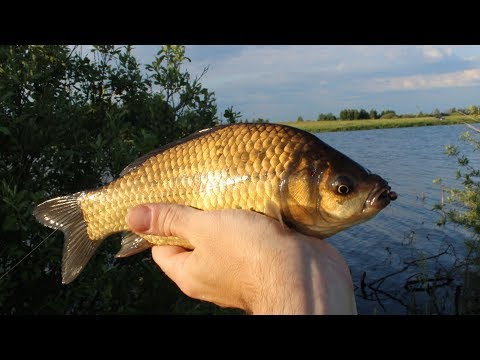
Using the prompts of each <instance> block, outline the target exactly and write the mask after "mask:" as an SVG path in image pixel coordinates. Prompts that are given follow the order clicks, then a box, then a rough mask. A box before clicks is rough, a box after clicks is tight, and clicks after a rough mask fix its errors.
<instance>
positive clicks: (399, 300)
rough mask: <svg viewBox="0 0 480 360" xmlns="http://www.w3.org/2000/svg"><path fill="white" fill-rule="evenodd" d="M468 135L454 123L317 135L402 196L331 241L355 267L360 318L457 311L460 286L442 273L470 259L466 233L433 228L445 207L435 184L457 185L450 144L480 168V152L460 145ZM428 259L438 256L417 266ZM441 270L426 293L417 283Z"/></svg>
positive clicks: (450, 227)
mask: <svg viewBox="0 0 480 360" xmlns="http://www.w3.org/2000/svg"><path fill="white" fill-rule="evenodd" d="M466 130H467V127H466V126H464V125H451V126H433V127H416V128H399V129H381V130H365V131H350V132H334V133H319V134H316V135H317V136H318V137H319V138H320V139H322V140H323V141H324V142H326V143H327V144H329V145H331V146H333V147H334V148H336V149H337V150H339V151H341V152H343V153H344V154H346V155H347V156H349V157H350V158H352V159H353V160H355V161H357V162H358V163H360V164H361V165H363V166H364V167H366V168H368V169H369V170H371V171H372V172H373V173H376V174H378V175H380V176H382V177H383V178H385V179H386V180H387V181H388V182H389V184H390V186H391V187H392V190H394V191H395V192H397V194H398V199H397V200H396V201H394V202H392V203H391V204H390V205H389V206H388V207H387V208H386V209H384V210H383V211H382V212H380V214H378V215H377V216H376V217H375V218H373V219H371V220H369V221H367V222H366V223H363V224H360V225H357V226H354V227H352V228H350V229H348V230H346V231H343V232H341V233H339V234H336V235H335V236H333V237H331V238H330V239H329V241H330V242H331V243H332V244H333V245H335V246H336V247H337V248H338V249H339V250H340V252H341V253H342V254H343V255H344V257H345V258H346V260H347V263H348V264H349V266H350V269H351V271H352V276H353V281H354V285H355V294H356V300H357V307H358V311H359V313H360V314H406V313H423V312H424V313H454V309H453V306H454V304H453V301H452V300H451V299H453V294H452V291H454V288H455V286H452V285H454V284H455V282H454V281H452V280H451V279H450V280H445V279H442V276H441V273H442V270H443V269H445V268H448V267H449V266H450V267H451V266H452V265H453V263H454V261H455V259H456V258H458V257H459V256H461V255H462V254H464V253H465V251H466V250H465V246H464V240H465V237H466V233H465V232H464V230H463V229H462V228H460V227H455V226H453V225H451V224H448V223H447V225H446V226H444V227H439V226H437V225H436V222H437V221H438V220H439V219H440V218H441V214H440V213H439V212H435V211H432V208H433V206H434V205H435V204H437V203H440V202H441V189H440V185H437V184H434V183H433V180H434V179H436V178H438V177H441V178H442V180H443V182H444V184H445V185H448V186H455V185H458V184H459V183H458V182H457V180H456V179H455V171H456V170H457V169H458V167H457V164H456V160H455V158H450V157H447V156H446V155H445V154H444V148H445V145H447V144H457V145H461V146H462V149H464V150H465V153H466V154H468V155H469V158H470V160H472V161H473V162H474V163H475V162H476V165H477V166H479V165H480V162H479V161H478V153H473V151H472V148H471V147H470V146H466V145H465V144H464V142H462V141H460V140H459V136H460V135H461V134H462V133H463V132H465V131H466ZM441 253H444V254H443V255H439V254H441ZM437 255H438V256H437ZM434 256H437V257H434ZM426 257H433V258H432V259H428V260H426V261H418V260H419V259H422V258H426ZM412 261H414V262H413V263H412ZM436 272H437V275H438V276H437V277H439V278H440V280H439V281H437V282H433V280H432V281H430V282H426V283H425V282H424V283H423V284H424V285H425V284H427V285H432V286H436V288H435V289H436V290H435V291H432V286H430V287H429V289H428V290H429V291H430V293H429V292H428V291H425V288H421V284H422V283H421V282H419V281H418V280H419V279H422V278H423V279H425V278H427V279H428V278H430V279H431V278H434V277H435V273H436ZM387 275H389V276H387ZM385 276H387V277H386V278H385V279H384V280H383V281H381V278H382V277H385ZM362 279H363V281H362ZM442 281H443V282H442ZM447 283H448V286H447ZM362 284H363V286H362ZM368 285H370V286H368ZM407 290H410V291H407ZM412 290H414V291H412ZM439 294H441V296H443V300H442V299H438V296H439ZM432 297H433V299H432ZM432 307H435V308H434V309H432Z"/></svg>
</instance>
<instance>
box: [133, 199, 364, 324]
mask: <svg viewBox="0 0 480 360" xmlns="http://www.w3.org/2000/svg"><path fill="white" fill-rule="evenodd" d="M127 222H128V224H129V226H130V228H131V229H132V230H134V231H135V232H139V233H145V234H152V235H161V236H178V237H181V238H184V239H187V240H188V241H189V242H190V243H191V244H192V245H193V246H194V247H195V249H194V250H186V249H184V248H182V247H179V246H154V247H153V248H152V255H153V259H154V260H155V262H156V263H157V264H158V265H159V266H160V267H161V268H162V270H163V271H164V272H165V273H166V274H167V276H168V277H170V278H171V279H172V280H173V281H174V282H175V283H176V284H177V285H178V286H179V287H180V289H181V290H182V291H183V292H184V293H185V294H186V295H188V296H190V297H192V298H196V299H200V300H205V301H210V302H213V303H215V304H217V305H219V306H223V307H235V308H240V309H243V310H245V311H247V313H250V314H356V313H357V310H356V305H355V296H354V292H353V285H352V278H351V275H350V271H349V269H348V266H347V264H346V263H345V261H344V259H343V257H342V255H341V254H340V253H339V252H338V251H337V250H336V249H335V248H334V247H333V246H331V245H330V244H328V243H327V242H326V241H324V240H319V239H317V238H313V237H309V236H306V235H303V234H300V233H298V232H296V231H292V230H290V229H284V228H283V227H282V225H281V224H280V223H279V222H278V221H277V220H275V219H272V218H270V217H267V216H265V215H261V214H258V213H255V212H253V211H245V210H233V209H231V210H213V211H201V210H197V209H194V208H191V207H188V206H183V205H175V204H147V205H140V206H137V207H136V208H134V209H131V210H130V211H129V213H128V216H127Z"/></svg>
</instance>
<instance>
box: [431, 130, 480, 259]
mask: <svg viewBox="0 0 480 360" xmlns="http://www.w3.org/2000/svg"><path fill="white" fill-rule="evenodd" d="M471 128H472V129H473V130H474V131H475V132H474V133H472V132H470V131H467V132H465V133H463V134H462V136H461V140H462V141H463V142H464V143H468V144H469V145H470V146H471V147H472V148H473V151H479V150H480V138H479V134H478V133H480V129H477V128H475V127H473V126H472V127H471ZM445 153H446V154H447V155H448V156H450V157H454V158H456V159H457V164H458V167H459V168H458V170H457V173H456V176H457V179H459V180H460V181H461V184H462V185H463V187H462V188H460V189H457V188H447V192H448V194H449V195H448V196H447V204H448V205H449V209H448V211H447V212H446V218H444V221H445V220H449V221H451V222H453V223H455V224H458V225H461V226H463V227H464V228H466V229H467V230H469V231H470V234H471V236H470V238H469V239H468V240H467V242H466V244H467V246H468V247H469V248H470V250H471V254H472V255H473V256H472V259H473V262H474V263H475V264H476V265H480V169H479V168H477V167H475V166H472V165H471V161H470V159H469V158H468V157H467V156H466V155H465V153H464V152H462V151H461V149H460V147H459V146H457V145H451V144H450V145H447V146H446V147H445ZM436 183H440V184H441V179H437V180H436ZM437 208H439V207H438V206H437Z"/></svg>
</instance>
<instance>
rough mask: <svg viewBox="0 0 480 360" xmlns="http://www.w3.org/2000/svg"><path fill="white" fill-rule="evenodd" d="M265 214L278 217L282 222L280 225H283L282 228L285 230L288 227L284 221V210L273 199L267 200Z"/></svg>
mask: <svg viewBox="0 0 480 360" xmlns="http://www.w3.org/2000/svg"><path fill="white" fill-rule="evenodd" d="M265 215H267V216H270V217H272V218H274V219H277V220H278V221H279V222H280V225H282V228H283V229H284V230H285V229H288V226H287V225H286V224H285V222H284V221H283V217H282V212H281V211H280V208H279V207H278V205H277V204H275V203H274V202H273V201H271V200H267V202H266V204H265Z"/></svg>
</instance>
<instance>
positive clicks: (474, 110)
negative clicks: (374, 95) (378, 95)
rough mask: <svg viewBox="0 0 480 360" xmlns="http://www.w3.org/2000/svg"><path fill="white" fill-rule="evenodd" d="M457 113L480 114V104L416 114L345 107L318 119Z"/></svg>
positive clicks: (410, 116) (364, 118) (401, 116)
mask: <svg viewBox="0 0 480 360" xmlns="http://www.w3.org/2000/svg"><path fill="white" fill-rule="evenodd" d="M455 114H468V115H479V114H480V106H477V105H470V106H469V107H468V108H455V107H453V108H450V109H448V110H446V111H440V110H439V109H434V110H433V111H432V112H431V113H426V112H422V111H420V112H418V113H416V114H397V113H396V112H395V111H394V110H383V111H377V110H374V109H372V110H370V111H367V110H365V109H360V110H358V109H343V110H341V111H340V113H339V114H338V116H336V115H334V114H333V113H331V112H329V113H326V114H325V113H320V114H319V115H318V117H317V121H333V120H368V119H398V118H415V117H428V116H434V117H442V116H449V115H455ZM297 121H298V122H302V121H304V120H303V117H302V116H299V117H298V118H297Z"/></svg>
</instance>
